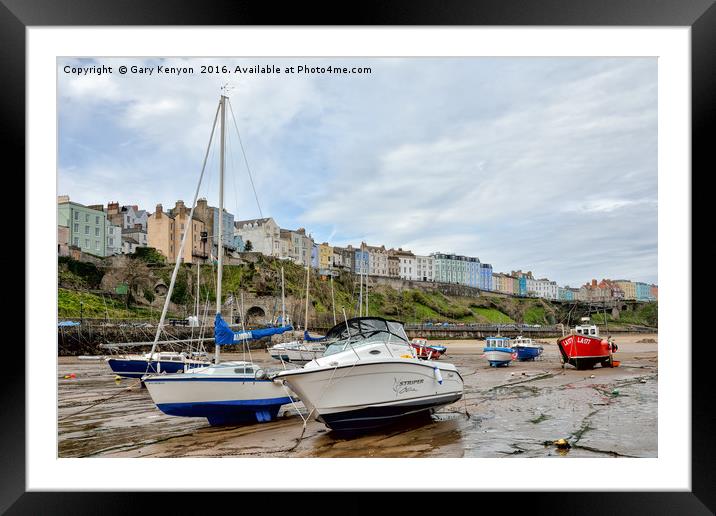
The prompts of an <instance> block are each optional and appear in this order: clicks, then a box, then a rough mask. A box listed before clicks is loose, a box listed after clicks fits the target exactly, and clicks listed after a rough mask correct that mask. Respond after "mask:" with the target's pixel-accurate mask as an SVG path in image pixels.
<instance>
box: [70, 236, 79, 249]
mask: <svg viewBox="0 0 716 516" xmlns="http://www.w3.org/2000/svg"><path fill="white" fill-rule="evenodd" d="M72 243H73V244H74V245H75V246H76V247H79V246H80V237H75V238H74V239H72Z"/></svg>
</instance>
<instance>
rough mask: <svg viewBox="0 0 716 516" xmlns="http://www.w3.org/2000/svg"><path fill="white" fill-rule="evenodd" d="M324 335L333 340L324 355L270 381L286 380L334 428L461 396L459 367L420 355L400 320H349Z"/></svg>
mask: <svg viewBox="0 0 716 516" xmlns="http://www.w3.org/2000/svg"><path fill="white" fill-rule="evenodd" d="M344 317H345V315H344ZM326 338H327V339H329V340H331V344H329V345H328V347H327V348H326V352H325V354H324V355H323V357H321V358H317V359H316V360H312V361H311V362H309V363H308V364H306V365H305V366H304V367H302V368H299V369H289V370H286V371H280V372H278V373H276V374H275V375H274V381H276V382H277V383H279V384H281V383H285V384H286V385H287V386H288V387H289V388H290V389H291V391H293V392H295V393H296V394H297V395H298V397H299V398H300V399H301V401H302V402H303V404H304V405H305V406H306V408H307V409H308V411H309V417H315V418H316V419H317V420H318V421H321V422H322V423H324V424H325V425H326V426H327V427H329V428H330V429H332V430H339V431H341V430H350V431H352V430H365V429H371V428H377V427H381V426H384V425H387V424H390V423H392V422H394V421H396V420H398V419H399V418H402V417H405V416H409V415H412V414H418V413H427V412H429V411H432V410H434V409H436V408H438V407H441V406H443V405H447V404H449V403H453V402H455V401H457V400H459V399H460V398H462V394H463V380H462V376H460V373H459V372H458V371H457V368H456V367H455V366H454V365H453V364H447V363H439V364H438V363H437V362H431V363H427V362H426V361H424V360H419V359H418V358H417V357H416V356H415V353H414V351H413V348H412V347H411V345H410V341H409V340H408V337H407V335H406V334H405V330H404V328H403V324H402V323H400V322H398V321H390V320H386V319H383V318H380V317H356V318H353V319H347V320H346V322H345V323H341V324H338V325H336V326H334V327H333V328H331V329H330V330H329V331H328V333H326Z"/></svg>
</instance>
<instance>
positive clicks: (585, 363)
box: [557, 335, 612, 369]
mask: <svg viewBox="0 0 716 516" xmlns="http://www.w3.org/2000/svg"><path fill="white" fill-rule="evenodd" d="M557 347H558V348H559V352H560V354H561V356H562V361H563V362H564V363H566V364H570V365H572V366H574V367H576V368H577V369H591V368H593V367H594V366H595V365H597V364H601V365H602V366H603V367H611V366H612V354H611V353H612V351H611V345H610V344H609V342H607V341H606V340H602V339H599V338H595V337H589V336H587V335H567V336H566V337H562V338H561V339H559V340H557Z"/></svg>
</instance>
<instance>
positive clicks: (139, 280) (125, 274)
mask: <svg viewBox="0 0 716 516" xmlns="http://www.w3.org/2000/svg"><path fill="white" fill-rule="evenodd" d="M107 276H110V278H109V279H110V282H112V283H126V285H127V308H129V307H130V306H131V305H132V304H133V303H134V300H135V299H134V294H135V293H138V292H141V291H142V290H143V289H144V287H148V286H151V280H152V274H151V270H150V269H149V267H148V266H147V262H145V261H144V260H138V259H135V258H132V257H130V256H119V257H117V258H116V259H115V261H114V266H113V267H112V269H111V271H110V272H108V273H107ZM140 289H142V290H140Z"/></svg>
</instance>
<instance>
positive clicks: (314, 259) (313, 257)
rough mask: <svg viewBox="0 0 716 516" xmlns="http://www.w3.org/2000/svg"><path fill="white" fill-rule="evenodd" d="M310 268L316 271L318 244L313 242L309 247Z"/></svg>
mask: <svg viewBox="0 0 716 516" xmlns="http://www.w3.org/2000/svg"><path fill="white" fill-rule="evenodd" d="M311 267H313V268H314V269H318V244H316V243H315V242H313V243H312V245H311Z"/></svg>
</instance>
